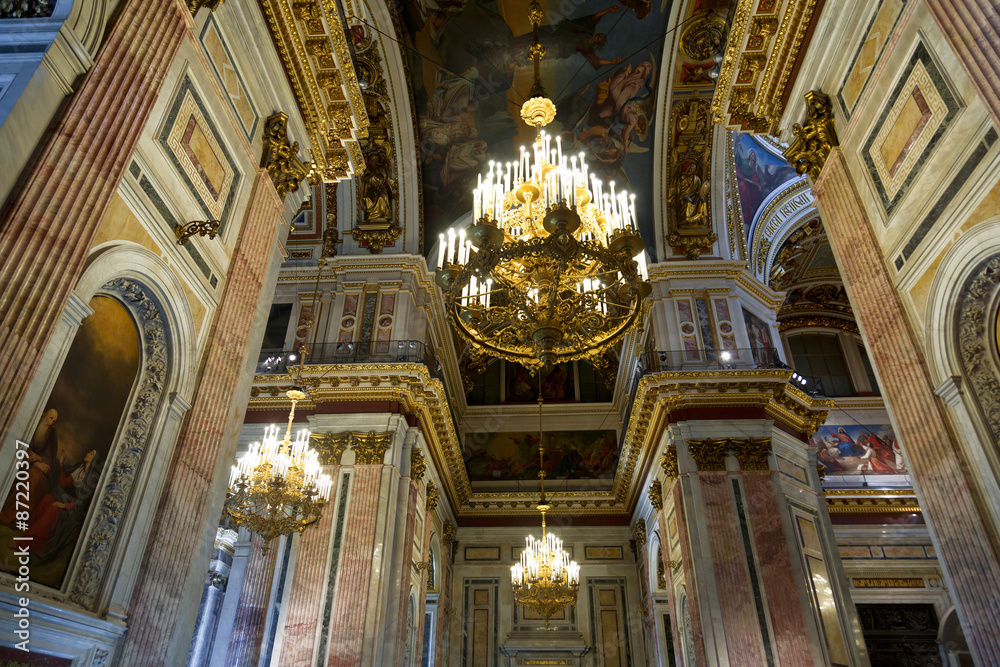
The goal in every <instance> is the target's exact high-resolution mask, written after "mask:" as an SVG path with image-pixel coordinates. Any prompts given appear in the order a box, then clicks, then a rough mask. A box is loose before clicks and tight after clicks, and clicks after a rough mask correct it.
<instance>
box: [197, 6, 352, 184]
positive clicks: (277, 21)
mask: <svg viewBox="0 0 1000 667" xmlns="http://www.w3.org/2000/svg"><path fill="white" fill-rule="evenodd" d="M192 1H195V0H192ZM260 6H261V9H262V10H263V12H264V17H265V18H266V19H267V25H268V28H269V30H270V32H271V37H272V38H273V39H274V44H275V46H276V47H277V49H278V55H279V56H280V57H281V63H282V65H283V66H284V69H285V73H286V74H287V75H288V81H289V83H290V84H291V87H292V92H293V93H294V94H295V100H296V102H297V103H298V106H299V110H300V111H301V112H302V118H303V120H304V121H305V125H306V128H308V131H309V138H310V143H311V144H312V146H311V150H310V151H309V152H310V153H311V154H312V163H313V169H312V172H311V180H313V181H314V182H320V181H322V182H331V181H338V180H341V179H343V178H347V177H348V176H350V175H351V174H361V173H362V172H363V171H364V160H363V159H362V157H361V150H360V148H359V146H358V140H359V139H363V138H365V137H367V135H368V116H367V114H366V113H365V105H364V101H363V100H362V96H361V87H360V86H359V85H358V80H357V75H356V74H355V72H354V65H353V62H352V58H351V52H350V48H349V46H348V44H347V38H346V37H345V25H344V20H343V17H342V16H340V13H339V11H338V9H337V2H336V0H260Z"/></svg>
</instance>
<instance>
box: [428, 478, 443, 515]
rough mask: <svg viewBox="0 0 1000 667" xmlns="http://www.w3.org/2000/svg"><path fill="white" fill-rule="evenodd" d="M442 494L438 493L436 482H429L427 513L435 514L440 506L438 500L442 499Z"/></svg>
mask: <svg viewBox="0 0 1000 667" xmlns="http://www.w3.org/2000/svg"><path fill="white" fill-rule="evenodd" d="M440 496H441V492H440V491H438V488H437V484H435V483H434V482H427V511H428V512H433V511H434V509H435V508H436V507H437V506H438V498H440Z"/></svg>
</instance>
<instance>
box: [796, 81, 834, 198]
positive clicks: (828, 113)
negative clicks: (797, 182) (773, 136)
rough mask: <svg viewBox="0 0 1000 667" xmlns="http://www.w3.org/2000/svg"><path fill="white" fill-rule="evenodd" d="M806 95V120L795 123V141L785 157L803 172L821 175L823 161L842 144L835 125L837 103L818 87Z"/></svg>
mask: <svg viewBox="0 0 1000 667" xmlns="http://www.w3.org/2000/svg"><path fill="white" fill-rule="evenodd" d="M805 97H806V122H805V123H803V124H801V125H800V124H799V123H796V124H795V125H793V126H792V133H793V134H794V135H795V139H794V141H792V143H791V144H789V145H788V149H787V150H786V151H785V152H784V157H785V159H786V160H788V161H789V162H790V163H791V164H792V165H793V166H794V167H795V171H797V172H798V173H800V174H809V177H810V178H812V179H813V180H815V179H817V178H819V172H820V171H821V170H822V169H823V163H825V162H826V158H827V157H829V156H830V150H831V149H832V148H833V147H834V146H839V145H840V142H839V141H838V140H837V130H836V128H835V127H834V126H833V105H831V104H830V97H829V96H828V95H826V94H824V93H821V92H820V91H818V90H810V91H809V92H808V93H806V95H805Z"/></svg>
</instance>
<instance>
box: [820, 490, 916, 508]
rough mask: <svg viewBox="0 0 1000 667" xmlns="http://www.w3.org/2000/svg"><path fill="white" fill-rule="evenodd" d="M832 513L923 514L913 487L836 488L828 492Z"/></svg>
mask: <svg viewBox="0 0 1000 667" xmlns="http://www.w3.org/2000/svg"><path fill="white" fill-rule="evenodd" d="M826 507H827V510H828V511H829V512H830V514H921V513H922V510H921V509H920V503H919V502H918V500H917V494H916V493H915V492H914V491H913V490H912V489H835V490H829V491H827V492H826Z"/></svg>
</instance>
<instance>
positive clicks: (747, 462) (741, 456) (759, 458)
mask: <svg viewBox="0 0 1000 667" xmlns="http://www.w3.org/2000/svg"><path fill="white" fill-rule="evenodd" d="M731 451H732V452H733V455H734V456H735V457H736V460H737V461H739V462H740V470H755V471H759V470H770V469H771V466H770V465H769V460H770V456H771V439H770V438H747V439H746V440H733V441H732V449H731Z"/></svg>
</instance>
